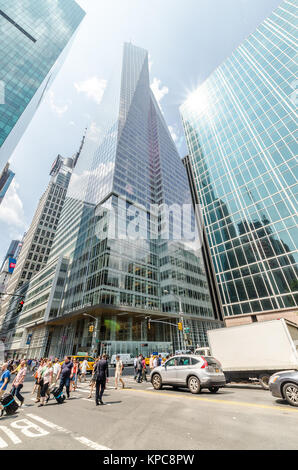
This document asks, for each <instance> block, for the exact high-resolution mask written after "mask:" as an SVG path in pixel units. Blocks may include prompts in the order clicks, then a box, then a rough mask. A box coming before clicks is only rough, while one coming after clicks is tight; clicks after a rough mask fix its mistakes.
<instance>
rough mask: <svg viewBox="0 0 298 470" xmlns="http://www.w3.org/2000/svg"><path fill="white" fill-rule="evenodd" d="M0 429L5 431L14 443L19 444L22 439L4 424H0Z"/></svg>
mask: <svg viewBox="0 0 298 470" xmlns="http://www.w3.org/2000/svg"><path fill="white" fill-rule="evenodd" d="M0 431H3V432H5V434H6V435H7V436H8V437H9V438H10V439H11V440H12V442H13V443H14V444H20V443H21V442H22V441H21V439H20V438H18V436H17V435H16V434H15V433H14V432H13V431H12V430H11V429H9V428H7V427H6V426H0Z"/></svg>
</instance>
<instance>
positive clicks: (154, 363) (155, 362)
mask: <svg viewBox="0 0 298 470" xmlns="http://www.w3.org/2000/svg"><path fill="white" fill-rule="evenodd" d="M157 366H158V359H157V356H155V358H154V359H153V367H154V368H155V367H157Z"/></svg>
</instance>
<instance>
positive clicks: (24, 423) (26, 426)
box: [10, 419, 49, 437]
mask: <svg viewBox="0 0 298 470" xmlns="http://www.w3.org/2000/svg"><path fill="white" fill-rule="evenodd" d="M10 425H11V427H12V428H16V429H20V430H21V432H22V433H23V434H24V435H25V436H27V437H40V436H46V435H47V434H49V432H48V431H46V430H45V429H42V428H40V427H39V426H37V424H34V423H31V421H29V419H19V420H18V421H13V422H12V423H10ZM30 429H31V431H30ZM32 430H34V431H35V432H32Z"/></svg>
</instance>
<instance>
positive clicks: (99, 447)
mask: <svg viewBox="0 0 298 470" xmlns="http://www.w3.org/2000/svg"><path fill="white" fill-rule="evenodd" d="M26 416H29V417H30V418H32V419H35V420H36V421H39V422H40V423H42V424H44V425H45V426H48V427H49V428H51V429H54V430H55V431H61V432H64V433H65V434H69V435H70V436H71V437H72V438H73V439H75V440H76V441H79V442H80V443H81V444H83V445H86V446H87V447H91V448H92V449H95V450H110V449H109V447H105V446H102V445H100V444H98V443H97V442H94V441H90V439H87V437H84V436H76V435H75V434H74V433H73V432H72V431H68V430H67V429H65V428H63V427H61V426H58V425H57V424H54V423H52V422H51V421H48V420H47V419H44V418H41V417H40V416H37V415H33V414H31V413H28V414H27V415H26Z"/></svg>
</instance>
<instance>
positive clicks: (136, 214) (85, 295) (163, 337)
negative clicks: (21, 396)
mask: <svg viewBox="0 0 298 470" xmlns="http://www.w3.org/2000/svg"><path fill="white" fill-rule="evenodd" d="M184 204H185V205H186V208H187V209H190V210H189V213H187V211H186V212H185V213H184V215H183V221H184V224H183V227H184V228H185V227H186V226H187V228H188V229H189V232H190V231H191V228H193V226H194V217H193V213H192V205H191V196H190V190H189V185H188V180H187V175H186V171H185V169H184V166H183V164H182V161H181V158H180V156H179V154H178V151H177V149H176V147H175V144H174V142H173V140H172V137H171V135H170V132H169V130H168V127H167V125H166V122H165V120H164V117H163V115H162V113H161V111H160V109H159V107H158V104H157V102H156V100H155V97H154V95H153V93H152V91H151V88H150V81H149V68H148V53H147V51H146V50H144V49H142V48H139V47H136V46H134V45H132V44H131V43H126V44H125V45H124V49H123V61H122V69H121V60H119V64H118V70H116V71H114V73H113V76H112V78H111V80H109V81H108V84H107V87H106V91H105V94H104V97H103V100H102V103H101V104H100V107H99V109H98V116H96V117H94V121H93V122H92V124H91V125H90V127H89V129H88V131H87V134H86V140H85V143H84V146H83V148H82V151H81V155H80V159H79V161H78V163H77V165H76V168H75V170H74V172H73V174H72V177H71V181H70V185H69V188H68V192H67V197H66V201H65V203H64V206H63V210H62V214H61V218H60V220H59V225H58V228H57V232H56V235H55V239H54V242H53V246H52V250H51V254H50V257H49V261H48V264H47V266H46V267H45V268H44V270H43V271H41V272H40V273H39V275H38V276H40V277H42V279H43V282H44V283H45V284H47V285H49V283H48V281H47V274H46V272H48V276H52V277H54V276H56V277H63V279H64V280H63V289H62V291H60V297H59V296H58V297H57V295H56V294H55V293H54V292H53V295H52V298H55V299H56V302H55V304H54V303H53V304H52V305H53V307H51V304H49V302H50V300H47V302H46V303H44V304H42V301H41V302H40V303H39V305H40V307H39V308H40V311H41V315H40V317H39V318H41V319H42V318H44V321H47V325H45V327H44V330H45V333H44V335H43V336H42V335H41V329H40V328H41V322H40V327H39V330H38V331H36V332H35V333H34V328H33V330H32V325H31V324H30V322H28V323H26V319H25V318H20V322H22V328H23V329H24V328H25V330H24V331H25V333H24V335H23V339H25V337H26V335H27V334H31V333H32V334H33V336H32V344H31V348H32V349H31V351H32V352H30V354H35V353H36V354H37V353H38V354H39V353H40V354H44V353H45V354H58V355H59V356H61V355H63V354H67V353H69V354H72V353H75V352H76V351H81V350H83V351H86V350H88V351H90V347H91V342H92V336H93V334H92V333H89V330H88V324H90V321H91V322H92V320H90V317H89V318H86V317H84V315H83V314H84V313H88V314H90V315H92V316H93V317H95V318H97V322H98V323H97V326H96V333H95V334H96V340H97V348H98V351H100V352H103V351H108V353H110V354H114V353H117V352H130V353H133V354H135V353H136V350H138V351H140V350H142V352H143V353H144V354H147V353H149V352H150V351H151V352H153V351H156V350H169V348H172V347H173V346H174V347H175V348H181V347H182V346H183V345H184V344H185V343H186V345H187V346H190V345H192V346H193V347H195V346H196V344H200V345H206V344H207V335H206V332H207V330H208V329H211V328H216V327H219V326H221V321H220V318H219V317H220V316H219V313H218V312H217V311H214V309H213V308H212V302H211V299H210V293H209V288H208V282H207V278H206V273H205V268H204V264H203V260H202V253H201V247H200V245H199V241H198V240H196V238H195V237H194V236H189V237H187V236H186V234H185V233H184V232H183V234H182V236H179V233H178V232H179V229H180V228H181V223H180V222H181V221H180V220H179V217H177V218H176V217H174V215H173V216H170V217H169V219H167V218H166V217H165V215H166V212H167V208H172V209H173V205H176V206H174V210H177V213H178V215H179V213H180V212H179V211H182V209H183V207H184V206H183V205H184ZM152 205H154V208H155V209H156V208H157V210H156V211H154V210H152ZM164 213H165V214H164ZM167 220H169V223H167V222H166V221H167ZM186 222H189V224H188V225H187V223H186ZM130 231H131V232H133V233H132V234H131V236H130V235H129V234H130ZM177 234H178V235H177ZM134 235H135V236H134ZM55 260H61V262H62V265H63V266H66V273H64V276H61V274H57V273H56V274H55V272H52V273H50V272H49V271H50V270H48V269H47V268H48V267H49V266H55V264H56V262H55ZM57 266H58V262H57ZM57 269H58V268H57ZM44 274H45V276H44ZM34 282H35V278H32V281H31V283H32V285H33V283H34ZM31 283H30V284H31ZM51 285H54V284H53V283H52V284H51ZM30 289H31V288H29V291H30ZM29 291H28V292H29ZM30 292H31V291H30ZM38 296H42V290H41V291H40V292H39V293H38ZM31 298H32V302H35V305H37V304H38V299H37V298H35V299H34V298H33V296H32V297H31ZM48 299H51V294H50V293H49V296H48ZM57 299H58V300H59V302H58V303H57ZM179 302H180V303H181V306H182V310H183V318H184V324H185V327H187V328H189V330H187V331H189V332H188V334H187V338H182V335H181V333H180V332H179V331H178V329H177V322H178V318H179ZM24 312H26V315H28V316H30V315H32V314H33V310H30V305H29V304H28V303H27V300H25V307H24ZM44 312H46V315H47V317H46V318H45V317H44ZM147 316H150V317H151V318H152V320H154V319H155V320H159V321H161V322H164V323H154V322H153V321H152V324H151V328H150V329H148V328H147V321H146V317H147ZM171 323H172V324H174V326H173V325H171ZM20 331H21V330H20ZM17 334H18V331H17ZM34 334H35V335H36V339H35V336H34ZM107 347H108V348H107ZM40 348H44V349H40ZM142 348H143V349H142ZM146 348H147V349H146ZM92 353H95V352H94V351H92Z"/></svg>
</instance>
